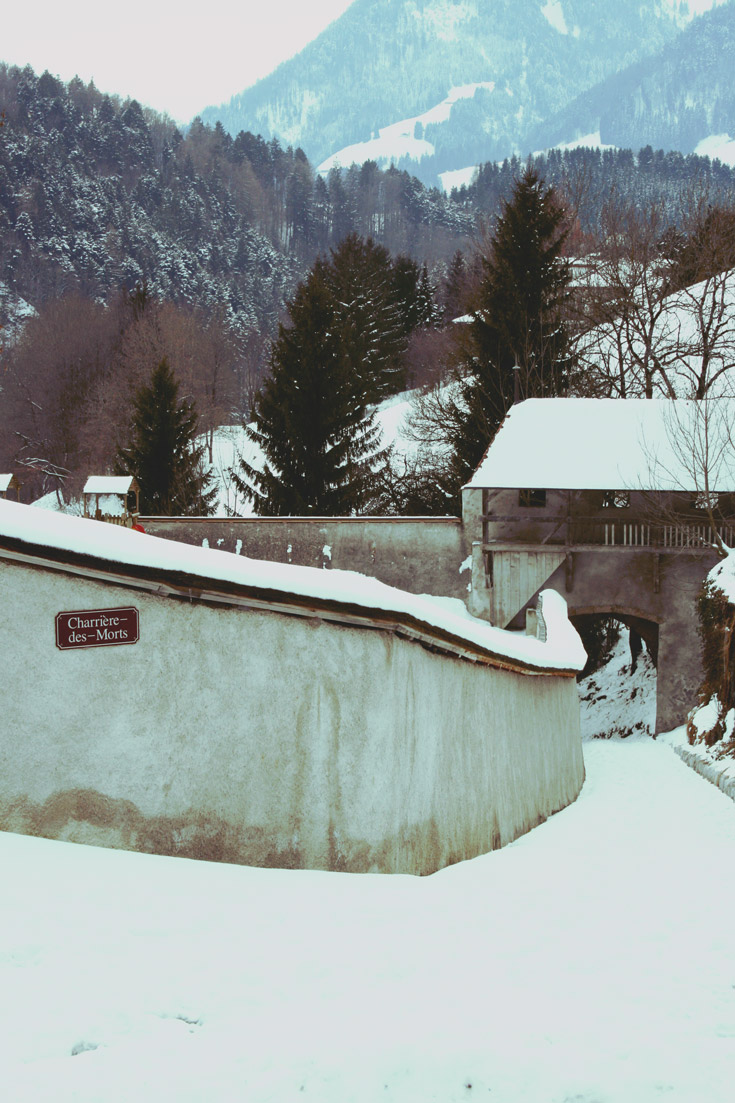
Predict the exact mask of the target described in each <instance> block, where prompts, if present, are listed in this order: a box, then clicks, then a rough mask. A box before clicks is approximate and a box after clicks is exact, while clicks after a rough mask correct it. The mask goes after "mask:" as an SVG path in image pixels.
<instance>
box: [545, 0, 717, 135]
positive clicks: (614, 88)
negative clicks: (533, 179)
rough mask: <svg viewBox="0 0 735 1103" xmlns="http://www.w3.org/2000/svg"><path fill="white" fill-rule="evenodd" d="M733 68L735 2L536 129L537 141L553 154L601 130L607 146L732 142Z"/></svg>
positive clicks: (574, 102) (599, 86) (709, 16)
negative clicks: (722, 138) (558, 147)
mask: <svg viewBox="0 0 735 1103" xmlns="http://www.w3.org/2000/svg"><path fill="white" fill-rule="evenodd" d="M734 65H735V4H733V3H728V4H726V5H724V6H722V7H718V8H717V9H715V10H713V11H710V12H709V13H706V14H704V15H703V16H702V18H701V19H697V20H695V21H694V22H693V23H692V24H691V25H690V26H689V27H687V28H686V29H685V30H684V31H683V32H682V33H681V34H680V35H678V36H677V38H676V39H675V40H674V41H673V42H671V43H669V44H667V45H666V46H665V47H663V48H662V49H661V50H660V51H659V52H658V53H656V54H654V55H653V56H652V57H649V58H647V59H646V60H645V61H643V62H638V63H636V64H633V65H631V66H628V67H627V68H626V69H624V70H622V71H621V72H619V73H616V74H615V75H613V76H611V77H609V78H608V79H607V80H605V81H603V82H602V83H600V84H599V85H598V86H597V87H595V88H593V89H591V90H590V91H589V92H586V93H584V94H583V95H581V96H578V97H577V98H575V99H574V100H573V101H572V102H571V103H570V104H569V105H568V106H567V107H566V108H564V109H563V110H562V111H561V112H559V113H558V114H557V115H556V116H552V117H551V118H550V119H548V120H546V121H545V122H544V123H543V124H542V125H540V126H539V127H537V128H536V129H535V130H534V131H532V135H531V138H532V142H533V144H534V145H535V148H549V147H551V146H554V145H558V144H560V143H562V142H568V141H571V140H573V139H574V138H576V137H578V136H580V135H584V134H590V133H593V132H595V131H599V134H600V139H601V141H602V142H603V143H605V144H609V145H616V146H620V147H633V148H638V147H639V146H642V145H651V146H653V147H654V148H655V149H665V150H669V149H675V150H679V151H680V152H682V153H693V152H700V149H699V148H698V147H700V146H701V143H703V142H704V141H705V140H706V139H708V138H709V137H710V136H712V135H727V134H729V135H732V136H735V89H734V88H733V84H732V72H733V66H734ZM701 151H702V152H706V148H705V147H702V148H701Z"/></svg>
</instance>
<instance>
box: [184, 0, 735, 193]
mask: <svg viewBox="0 0 735 1103" xmlns="http://www.w3.org/2000/svg"><path fill="white" fill-rule="evenodd" d="M720 2H721V0H691V2H690V3H687V2H686V0H617V2H616V4H614V5H613V4H602V3H601V2H600V0H355V3H354V4H352V6H351V7H350V8H349V9H348V10H347V11H346V12H345V13H344V15H343V16H342V17H341V18H340V19H338V20H337V21H336V22H335V23H333V24H332V25H331V26H330V27H328V28H327V30H326V31H324V32H323V33H322V34H321V35H320V36H319V38H317V39H316V40H315V41H314V42H313V43H311V44H310V45H309V46H308V47H306V49H305V50H303V51H302V52H301V53H300V54H299V55H297V56H296V57H295V58H292V59H291V60H290V61H288V62H285V63H284V64H283V65H281V66H279V68H278V69H276V71H275V72H274V73H272V74H271V75H270V76H269V77H266V78H265V79H264V80H262V81H259V82H258V83H257V84H256V85H254V86H253V87H251V88H249V89H246V90H245V91H244V92H242V93H240V94H239V95H237V96H235V97H233V99H232V100H230V102H229V103H228V104H224V105H222V106H220V107H210V108H207V109H206V110H205V111H204V112H202V118H203V119H204V121H208V122H211V123H213V122H215V121H216V120H220V121H221V122H222V124H223V125H224V126H225V128H226V129H227V130H229V131H230V132H231V133H233V134H236V133H237V132H239V131H240V130H251V131H254V132H256V133H260V134H263V135H264V136H265V137H272V136H276V137H278V138H279V139H280V140H281V141H283V142H287V143H291V144H293V145H294V146H296V145H298V146H301V147H302V148H303V149H304V151H305V152H306V153H307V155H308V156H309V158H310V159H311V160H312V161H314V162H315V163H316V164H317V165H320V166H324V167H325V168H327V167H329V166H330V165H332V164H335V163H337V162H338V161H339V162H340V163H341V164H343V165H345V164H350V163H351V162H352V161H353V160H355V161H357V162H358V163H359V162H361V161H364V160H366V159H373V160H377V161H378V162H379V163H381V164H385V163H387V162H388V161H390V160H393V161H394V162H395V163H397V164H399V166H400V167H406V168H408V169H409V170H410V171H411V172H415V173H416V174H417V175H419V177H420V178H422V179H424V180H425V181H428V182H435V181H436V179H437V177H438V175H439V174H440V173H443V172H447V171H450V170H458V169H462V168H464V167H465V166H467V165H471V164H477V163H479V162H481V161H489V160H497V159H500V158H503V157H505V156H507V155H509V154H512V153H514V152H516V153H521V154H524V153H527V152H530V151H531V149H533V148H540V147H539V145H538V144H536V145H535V146H534V145H533V144H532V136H533V142H537V138H538V133H539V129H540V128H542V127H543V124H544V122H545V120H547V119H549V118H555V117H557V116H558V114H559V113H560V112H561V111H562V110H563V109H564V108H565V107H566V106H567V105H568V104H569V103H570V102H571V101H573V100H574V99H575V97H577V96H579V95H580V94H582V93H584V92H585V91H586V90H588V89H591V88H593V87H595V86H596V85H598V84H599V83H600V82H602V81H604V80H605V79H606V78H607V77H609V76H611V75H612V74H615V73H617V72H619V71H620V70H621V69H624V68H625V67H627V66H629V65H630V64H631V63H633V62H636V61H639V60H641V59H642V58H643V57H645V56H647V55H650V54H652V53H654V52H656V51H658V50H660V49H661V48H662V47H664V46H665V45H666V44H667V43H670V42H672V40H673V39H674V38H675V37H676V36H677V35H678V34H679V33H680V32H681V31H682V30H683V29H685V28H686V27H687V25H688V24H689V23H690V22H691V20H692V19H693V18H694V16H696V15H699V14H702V13H703V12H706V11H708V10H709V9H711V8H712V7H715V6H717V5H718V4H719V3H720Z"/></svg>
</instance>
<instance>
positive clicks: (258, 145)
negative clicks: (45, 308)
mask: <svg viewBox="0 0 735 1103" xmlns="http://www.w3.org/2000/svg"><path fill="white" fill-rule="evenodd" d="M0 110H3V111H4V112H5V125H4V127H3V130H2V132H1V133H2V140H0V281H4V283H5V284H6V285H8V286H9V287H10V289H11V290H12V291H13V292H15V293H16V294H18V295H20V296H22V297H23V298H24V299H26V300H27V301H28V302H30V303H31V304H32V305H33V306H35V307H37V306H39V305H41V304H42V303H44V302H46V301H48V300H49V299H52V298H55V297H58V296H59V295H62V294H65V293H68V292H70V291H76V292H80V293H82V294H85V295H89V296H91V297H92V298H100V299H107V298H108V297H109V296H110V295H111V294H112V293H114V292H116V291H117V290H118V289H120V288H121V287H123V286H125V287H127V288H133V287H134V286H135V285H136V283H142V282H144V281H145V282H146V283H147V285H148V289H149V291H150V293H151V294H152V295H154V296H156V297H158V298H161V299H168V300H172V301H175V302H185V303H188V304H191V305H193V304H196V306H197V307H198V308H200V309H215V308H216V309H217V310H218V311H219V312H222V313H224V315H225V317H226V319H227V321H228V323H229V324H230V325H231V327H232V328H233V329H234V330H235V331H236V332H238V333H239V334H241V335H244V334H246V333H248V332H250V331H252V330H257V331H259V332H262V333H266V334H272V333H273V332H274V331H275V326H276V322H277V320H278V318H279V316H280V314H281V312H282V310H283V304H284V301H285V299H286V298H287V297H288V295H289V294H290V293H291V292H293V290H294V289H295V287H296V284H297V282H298V279H299V277H300V276H301V275H303V273H304V272H305V271H306V269H307V267H308V265H309V264H310V263H311V261H312V260H313V259H314V257H315V256H316V255H317V253H319V252H323V251H326V250H327V249H328V248H329V247H330V246H332V245H334V244H337V243H338V242H339V241H341V240H342V239H343V238H344V237H345V236H346V235H347V234H349V233H353V232H357V233H361V234H371V235H372V236H373V237H374V238H375V239H376V240H379V241H381V243H383V244H386V245H387V246H388V248H390V249H391V251H392V252H400V251H406V252H410V253H412V254H413V255H416V256H420V257H422V258H424V257H428V258H431V257H434V258H440V257H442V256H451V254H452V252H453V251H454V249H456V247H457V244H458V242H459V241H460V240H461V239H462V238H463V237H465V236H466V235H467V233H468V232H469V231H470V230H471V228H472V224H473V220H474V219H473V215H472V214H468V213H465V212H463V211H460V210H459V209H458V208H457V207H456V206H454V205H453V204H452V203H451V202H450V201H449V200H448V199H447V198H446V197H445V196H443V195H440V194H439V193H438V192H436V193H429V192H427V191H426V190H425V189H424V188H423V187H422V186H421V185H420V184H418V182H417V181H415V180H412V179H411V178H410V177H409V176H408V175H407V174H406V173H399V172H396V171H394V172H392V173H387V174H383V173H380V172H378V171H377V169H376V168H375V166H367V167H365V168H363V169H361V170H357V169H355V170H353V171H352V172H348V173H346V174H344V175H340V174H339V173H334V174H332V175H331V176H330V177H329V179H328V180H323V179H322V178H321V177H318V176H315V174H314V171H313V169H312V167H311V166H310V165H309V163H308V161H307V160H306V158H305V156H304V155H303V153H302V152H301V151H300V150H298V149H297V150H293V149H291V148H288V149H283V148H282V147H281V146H280V145H279V143H278V142H277V141H271V142H265V141H264V140H263V139H262V138H259V137H256V136H254V135H253V134H247V133H241V134H238V135H237V137H235V138H234V139H233V138H231V137H230V136H229V135H227V134H225V132H224V130H223V129H222V128H221V127H215V128H208V127H204V126H203V125H202V124H201V123H199V122H195V123H194V124H193V125H192V126H191V127H190V129H189V131H188V133H187V134H186V135H185V136H184V135H182V134H181V132H180V131H179V130H178V129H177V128H176V127H175V125H174V124H173V123H172V122H171V121H170V120H169V119H167V118H166V117H164V116H161V115H157V114H155V113H154V112H151V111H148V110H143V109H141V107H140V105H139V104H138V103H137V102H136V101H135V100H132V101H125V102H123V101H120V100H119V99H116V98H114V97H110V96H105V95H103V94H102V93H100V92H99V91H98V90H97V89H96V88H95V87H94V85H84V84H83V83H82V82H81V81H79V80H74V81H72V82H71V83H69V84H68V85H65V84H62V83H61V82H60V81H58V80H56V79H55V78H54V77H52V76H51V75H50V74H48V73H44V74H43V75H42V76H40V77H38V76H36V75H35V74H34V73H33V72H32V70H30V69H29V68H26V69H24V70H19V69H13V68H8V67H5V66H0ZM1 320H2V319H0V321H1Z"/></svg>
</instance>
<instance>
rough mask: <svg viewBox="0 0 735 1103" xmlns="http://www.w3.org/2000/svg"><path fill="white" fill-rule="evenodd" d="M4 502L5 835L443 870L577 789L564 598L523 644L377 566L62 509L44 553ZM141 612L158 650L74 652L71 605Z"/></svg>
mask: <svg viewBox="0 0 735 1103" xmlns="http://www.w3.org/2000/svg"><path fill="white" fill-rule="evenodd" d="M0 505H1V506H2V507H3V508H2V509H0V522H2V521H4V520H6V519H7V518H9V519H10V520H9V523H8V524H7V525H5V526H4V527H3V526H2V524H1V523H0V586H1V587H2V593H3V602H2V608H1V610H0V654H1V655H2V656H3V659H4V665H5V670H6V678H5V679H4V694H3V696H4V710H3V713H4V715H3V724H2V731H1V733H0V827H1V828H2V829H4V830H10V831H19V832H24V833H31V834H39V835H44V836H47V837H51V838H58V839H71V840H76V841H80V842H88V843H94V844H99V845H104V846H113V847H123V848H129V849H137V850H144V851H152V852H156V853H166V854H179V855H186V856H189V857H200V858H207V859H218V860H224V861H232V862H243V863H247V864H254V865H268V866H285V867H300V868H316V869H333V870H335V869H343V870H351V871H355V872H359V871H368V870H378V871H385V872H404V873H429V872H432V871H434V870H436V869H439V868H441V867H442V866H444V865H447V864H448V863H450V862H454V861H457V860H460V859H463V858H468V857H472V856H474V855H477V854H480V853H482V852H484V851H487V850H489V849H491V848H493V847H497V846H500V845H503V844H505V843H507V842H509V841H510V840H512V839H513V838H515V837H516V836H518V835H519V834H521V833H522V832H524V831H527V830H528V829H529V828H531V827H533V826H535V825H536V824H537V823H539V822H540V821H541V820H543V819H544V818H545V817H546V816H548V815H550V814H551V813H552V812H554V811H556V810H558V809H560V808H563V807H564V806H566V805H567V804H569V803H570V802H571V801H573V800H574V799H575V797H576V796H577V794H578V792H579V789H580V787H581V785H582V781H583V762H582V753H581V741H580V734H579V712H578V702H577V693H576V684H575V680H574V677H573V676H572V674H573V669H574V667H575V666H576V665H578V664H579V662H580V655H579V652H578V648H577V643H575V637H574V636H573V634H570V633H569V631H568V626H567V624H566V623H565V621H564V614H563V608H562V604H563V603H561V602H560V599H558V598H557V597H556V595H550V597H549V606H548V619H549V621H550V624H549V633H548V642H547V643H542V642H541V641H539V640H531V639H525V638H524V637H521V638H520V639H516V638H514V637H511V636H510V635H509V634H508V633H502V632H499V631H498V630H497V629H492V628H490V627H489V626H485V625H479V626H478V625H477V624H476V622H473V621H471V620H470V619H469V618H467V620H466V629H465V628H463V627H462V623H463V622H462V618H461V617H459V616H456V617H454V616H453V615H452V614H448V613H447V614H445V613H444V611H443V610H442V609H441V607H435V608H434V612H432V607H430V606H429V603H423V604H422V603H421V600H420V599H418V598H414V597H412V596H411V595H402V594H401V593H400V592H398V591H391V590H390V589H389V588H388V587H384V586H381V584H380V583H376V582H374V580H368V579H363V580H360V576H357V575H355V576H352V580H351V579H350V578H349V577H346V576H344V575H343V573H342V572H336V571H334V572H324V571H307V570H306V569H303V568H288V567H284V566H282V565H272V564H266V565H260V564H252V563H251V562H248V561H246V560H243V559H242V558H237V557H235V556H230V555H225V554H223V553H217V552H214V551H205V550H202V549H196V548H183V547H182V545H180V544H175V545H172V544H170V543H169V542H167V541H160V540H155V539H153V538H150V537H146V536H141V535H140V534H136V533H132V532H128V531H127V530H119V529H116V528H115V527H113V526H106V525H103V524H100V523H95V522H92V521H78V520H76V519H71V518H54V519H53V525H54V526H55V529H54V531H53V532H49V534H47V541H48V546H47V547H44V546H42V545H41V544H39V542H38V541H39V537H40V536H43V535H44V534H43V531H42V522H40V521H38V520H37V519H36V518H34V519H33V526H34V527H33V531H30V530H27V529H28V526H27V525H25V526H24V522H25V515H24V514H23V513H22V512H19V511H23V510H24V509H25V507H22V506H15V507H14V509H15V512H11V513H8V512H7V511H8V510H9V509H11V508H12V506H11V504H6V503H0ZM28 512H30V513H35V514H36V515H37V517H42V516H43V515H42V514H41V512H40V511H33V510H31V511H28V510H26V515H27V513H28ZM18 518H20V521H18ZM47 523H48V522H47ZM39 526H41V528H40V529H39ZM59 526H61V527H60V528H59ZM70 526H71V527H70ZM59 532H60V533H61V536H60V537H59V535H58V534H59ZM136 537H137V542H136ZM172 549H173V550H172ZM115 556H117V558H115ZM264 570H265V574H264ZM289 578H292V579H293V593H292V595H291V596H290V597H289V596H288V595H287V594H286V590H285V587H286V586H287V584H288V579H289ZM253 580H255V583H257V586H258V587H259V589H258V591H257V593H258V594H260V595H261V596H260V598H258V596H257V594H256V591H255V589H254V581H253ZM205 583H206V585H205ZM310 584H311V586H312V590H311V592H309V585H310ZM207 586H209V587H211V589H208V588H207ZM277 586H278V587H280V590H279V591H278V592H276V587H277ZM248 587H249V588H248ZM324 587H327V589H326V590H325V589H324ZM340 587H342V590H340ZM330 593H332V594H333V595H336V598H338V599H339V600H336V598H335V600H333V601H331V602H330V600H329V594H330ZM350 593H351V594H352V601H351V603H350V602H348V601H347V600H346V597H347V596H349V594H350ZM266 594H267V595H269V596H268V597H265V596H264V595H266ZM289 603H290V604H289ZM122 607H134V608H135V609H136V610H137V612H138V619H139V639H138V640H137V642H135V643H133V644H129V645H124V646H121V645H112V646H99V647H98V646H95V647H80V648H76V647H71V648H69V649H60V648H59V646H57V637H56V636H55V630H54V626H55V620H56V618H57V615H58V614H59V613H62V612H69V611H74V610H100V609H105V610H114V609H117V608H122ZM506 637H507V640H506ZM506 643H507V646H504V645H505V644H506ZM463 656H464V657H463Z"/></svg>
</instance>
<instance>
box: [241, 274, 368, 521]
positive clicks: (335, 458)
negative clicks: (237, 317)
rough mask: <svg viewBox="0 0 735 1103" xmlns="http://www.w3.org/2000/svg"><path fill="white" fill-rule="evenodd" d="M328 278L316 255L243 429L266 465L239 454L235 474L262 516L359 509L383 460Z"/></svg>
mask: <svg viewBox="0 0 735 1103" xmlns="http://www.w3.org/2000/svg"><path fill="white" fill-rule="evenodd" d="M327 277H328V272H327V265H326V263H325V262H324V261H320V260H318V261H317V262H316V263H315V265H314V267H313V268H312V270H311V272H310V273H309V276H308V277H307V279H306V281H305V282H304V283H302V284H300V285H299V288H298V290H297V292H296V294H295V296H294V298H293V299H292V300H291V302H290V303H289V304H288V314H289V318H290V325H289V326H283V325H281V326H279V333H278V337H277V339H276V340H275V342H274V344H273V349H272V353H271V365H270V369H271V373H270V376H269V378H268V379H267V380H266V382H265V385H264V386H263V388H262V390H261V391H260V393H259V395H258V397H257V399H256V402H255V424H254V426H253V425H251V426H248V430H247V431H248V435H249V437H250V439H251V440H252V441H254V442H255V443H256V444H257V445H259V446H260V448H261V450H262V452H263V455H264V457H265V463H264V465H263V468H262V470H259V469H258V468H256V467H255V466H253V465H252V464H249V463H248V462H246V461H244V460H243V461H242V474H240V473H237V472H236V473H233V474H234V479H235V484H236V485H237V486H238V488H239V489H240V491H241V492H242V493H244V494H246V495H247V496H248V497H250V498H252V499H253V500H254V501H255V503H256V507H257V510H258V512H259V513H260V514H262V515H265V516H294V515H308V514H316V515H326V516H329V515H338V514H349V513H354V512H357V511H359V510H360V509H361V508H362V507H363V506H364V504H365V502H366V501H367V500H368V499H369V497H370V495H371V492H372V485H373V482H374V480H375V477H376V476H375V469H376V467H378V466H380V464H381V463H382V462H383V460H384V453H383V452H381V450H380V447H379V431H378V429H377V427H376V425H375V423H374V420H373V415H372V414H371V413H370V412H369V411H368V409H367V396H366V393H365V386H364V381H363V380H362V378H361V377H360V376H359V375H358V374H356V373H355V371H354V367H353V365H352V363H351V361H350V360H349V358H346V357H345V356H344V355H343V336H342V333H341V331H340V328H339V317H338V315H339V310H340V304H339V303H338V302H336V301H335V298H334V294H333V291H332V288H331V287H330V286H329V282H328V279H327Z"/></svg>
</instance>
